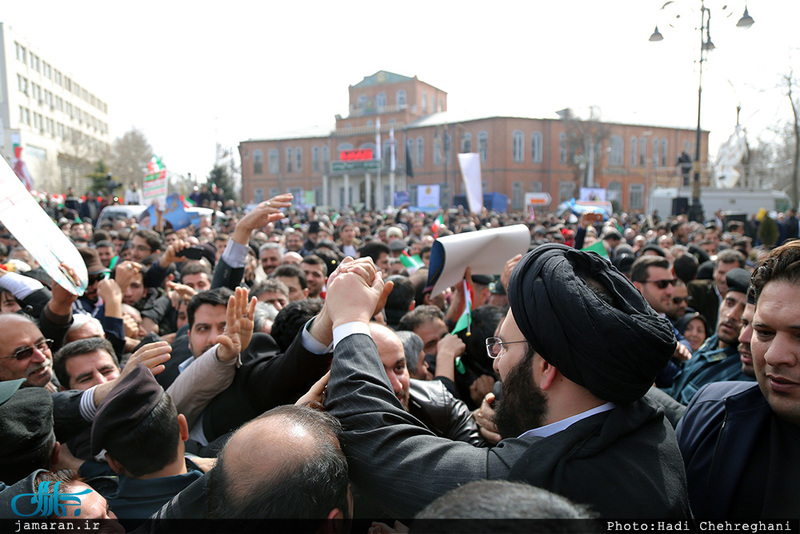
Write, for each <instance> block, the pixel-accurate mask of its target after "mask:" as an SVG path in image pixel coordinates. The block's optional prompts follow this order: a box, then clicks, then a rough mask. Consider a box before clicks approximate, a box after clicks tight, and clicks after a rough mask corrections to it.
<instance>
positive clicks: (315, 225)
mask: <svg viewBox="0 0 800 534" xmlns="http://www.w3.org/2000/svg"><path fill="white" fill-rule="evenodd" d="M308 233H309V234H317V233H319V221H311V222H310V223H309V225H308Z"/></svg>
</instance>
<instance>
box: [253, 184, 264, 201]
mask: <svg viewBox="0 0 800 534" xmlns="http://www.w3.org/2000/svg"><path fill="white" fill-rule="evenodd" d="M253 202H255V203H256V204H261V203H262V202H264V190H263V189H262V188H260V187H256V188H255V189H253Z"/></svg>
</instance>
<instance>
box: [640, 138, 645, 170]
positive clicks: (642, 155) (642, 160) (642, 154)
mask: <svg viewBox="0 0 800 534" xmlns="http://www.w3.org/2000/svg"><path fill="white" fill-rule="evenodd" d="M639 165H641V166H645V165H647V140H646V139H645V138H644V137H641V138H639Z"/></svg>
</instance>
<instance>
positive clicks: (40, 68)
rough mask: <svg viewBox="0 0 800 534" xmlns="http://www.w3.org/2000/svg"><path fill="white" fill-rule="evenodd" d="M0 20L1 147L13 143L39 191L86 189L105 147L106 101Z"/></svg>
mask: <svg viewBox="0 0 800 534" xmlns="http://www.w3.org/2000/svg"><path fill="white" fill-rule="evenodd" d="M62 67H63V66H59V65H54V64H53V63H51V61H50V60H49V58H48V56H47V53H46V52H45V51H42V50H39V48H38V47H37V46H36V45H34V44H32V43H30V42H29V41H28V40H26V39H25V38H24V37H23V36H21V35H20V34H18V33H16V32H15V31H14V30H13V28H12V27H11V26H9V25H8V24H6V23H2V22H0V153H2V154H3V158H4V159H5V160H6V161H8V162H9V164H12V165H13V162H14V157H15V154H14V149H15V146H20V147H22V159H23V161H25V163H26V165H27V167H28V171H29V173H30V175H31V177H32V178H33V181H34V187H35V188H36V189H37V190H39V191H49V192H52V193H63V192H66V190H67V187H69V186H73V187H75V192H76V193H83V192H85V189H86V187H87V186H88V179H86V178H85V177H84V176H85V175H86V174H87V173H89V172H91V171H92V170H93V168H92V166H93V163H94V162H96V161H97V160H98V159H100V158H101V157H102V156H104V155H106V154H107V153H108V152H109V149H110V144H109V129H108V104H106V102H105V101H103V100H101V99H100V98H98V97H97V95H96V94H94V93H93V92H91V91H89V90H88V89H87V88H86V87H85V86H83V85H82V84H80V83H79V82H78V81H77V80H76V78H75V77H74V76H73V75H72V73H71V72H69V71H67V70H66V69H64V68H62Z"/></svg>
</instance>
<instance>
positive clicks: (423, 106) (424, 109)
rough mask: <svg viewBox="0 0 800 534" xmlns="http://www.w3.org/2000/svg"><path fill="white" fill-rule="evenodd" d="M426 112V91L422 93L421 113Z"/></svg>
mask: <svg viewBox="0 0 800 534" xmlns="http://www.w3.org/2000/svg"><path fill="white" fill-rule="evenodd" d="M427 112H428V93H422V113H427Z"/></svg>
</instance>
